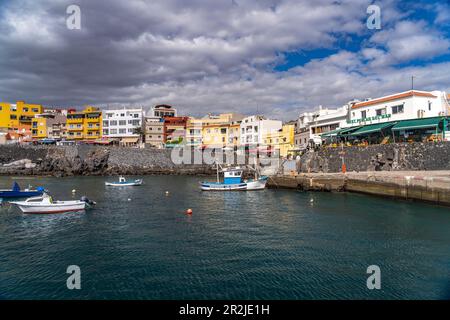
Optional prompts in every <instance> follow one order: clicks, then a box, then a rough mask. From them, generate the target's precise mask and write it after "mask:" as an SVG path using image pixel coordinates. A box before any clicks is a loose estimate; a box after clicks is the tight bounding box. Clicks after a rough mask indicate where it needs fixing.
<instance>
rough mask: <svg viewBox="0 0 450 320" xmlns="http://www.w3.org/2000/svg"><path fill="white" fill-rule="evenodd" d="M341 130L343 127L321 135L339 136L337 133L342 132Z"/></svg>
mask: <svg viewBox="0 0 450 320" xmlns="http://www.w3.org/2000/svg"><path fill="white" fill-rule="evenodd" d="M341 131H342V129H336V130H332V131H328V132H325V133H322V134H321V135H320V136H321V137H331V136H337V134H338V133H340V132H341Z"/></svg>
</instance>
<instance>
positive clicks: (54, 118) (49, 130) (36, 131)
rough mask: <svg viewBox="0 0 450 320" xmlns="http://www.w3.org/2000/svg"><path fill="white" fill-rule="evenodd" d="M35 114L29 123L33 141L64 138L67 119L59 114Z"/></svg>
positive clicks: (48, 112)
mask: <svg viewBox="0 0 450 320" xmlns="http://www.w3.org/2000/svg"><path fill="white" fill-rule="evenodd" d="M46 111H47V112H46V113H42V114H37V115H36V116H35V117H34V118H33V119H32V121H31V135H32V138H33V139H37V140H40V139H53V140H62V139H64V138H66V122H67V117H66V116H65V115H64V114H63V113H60V112H50V111H49V110H46Z"/></svg>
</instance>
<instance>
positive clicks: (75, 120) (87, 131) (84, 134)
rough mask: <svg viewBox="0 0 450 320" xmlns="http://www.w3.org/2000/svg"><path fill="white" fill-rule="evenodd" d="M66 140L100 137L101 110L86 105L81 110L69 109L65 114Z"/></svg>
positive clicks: (95, 138)
mask: <svg viewBox="0 0 450 320" xmlns="http://www.w3.org/2000/svg"><path fill="white" fill-rule="evenodd" d="M66 130H67V139H68V140H97V139H100V138H101V137H102V112H101V110H100V109H98V108H95V107H91V106H88V107H86V108H85V109H84V110H83V111H76V110H74V109H72V110H69V112H68V114H67V125H66Z"/></svg>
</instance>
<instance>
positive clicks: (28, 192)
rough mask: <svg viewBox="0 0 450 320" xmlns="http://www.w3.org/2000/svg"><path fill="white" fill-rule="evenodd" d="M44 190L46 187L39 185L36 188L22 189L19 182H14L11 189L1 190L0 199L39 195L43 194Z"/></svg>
mask: <svg viewBox="0 0 450 320" xmlns="http://www.w3.org/2000/svg"><path fill="white" fill-rule="evenodd" d="M44 192H45V188H43V187H37V188H36V189H35V190H33V189H29V188H28V189H24V190H21V189H20V186H19V184H18V183H17V182H14V184H13V187H12V189H11V190H9V189H1V190H0V199H11V198H30V197H38V196H42V195H43V194H44Z"/></svg>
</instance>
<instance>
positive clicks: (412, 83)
mask: <svg viewBox="0 0 450 320" xmlns="http://www.w3.org/2000/svg"><path fill="white" fill-rule="evenodd" d="M414 78H415V76H411V91H414Z"/></svg>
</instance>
